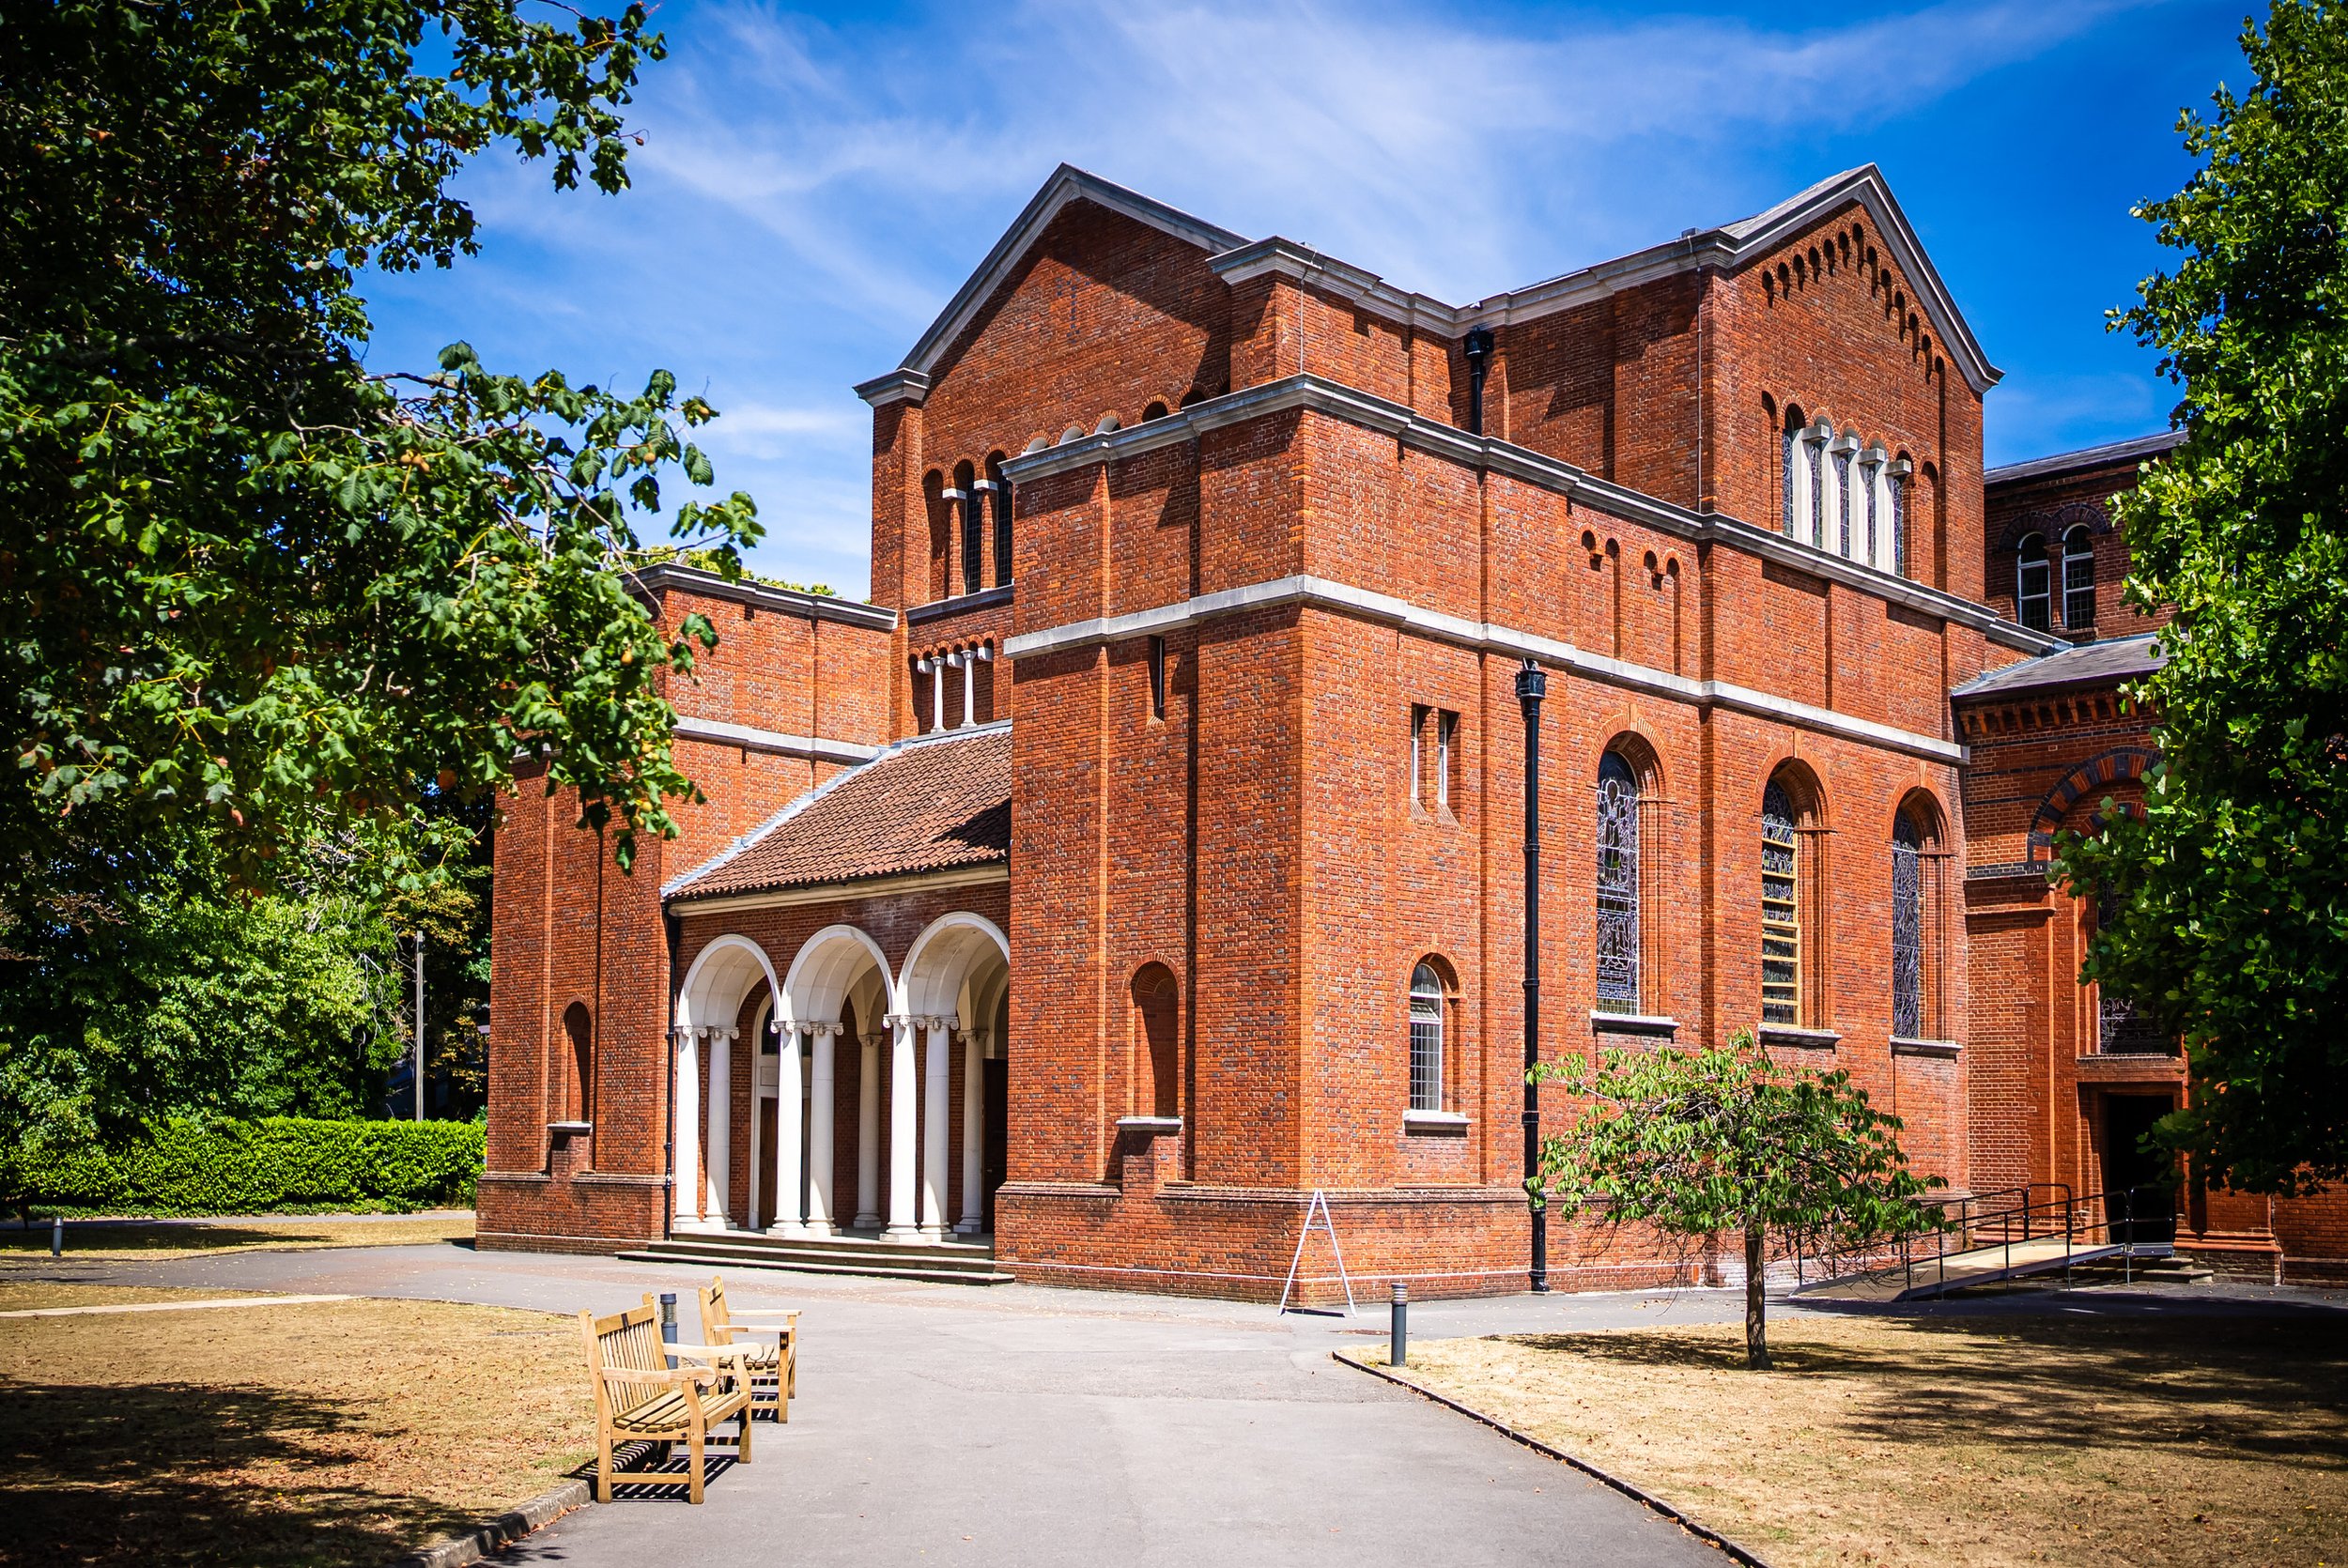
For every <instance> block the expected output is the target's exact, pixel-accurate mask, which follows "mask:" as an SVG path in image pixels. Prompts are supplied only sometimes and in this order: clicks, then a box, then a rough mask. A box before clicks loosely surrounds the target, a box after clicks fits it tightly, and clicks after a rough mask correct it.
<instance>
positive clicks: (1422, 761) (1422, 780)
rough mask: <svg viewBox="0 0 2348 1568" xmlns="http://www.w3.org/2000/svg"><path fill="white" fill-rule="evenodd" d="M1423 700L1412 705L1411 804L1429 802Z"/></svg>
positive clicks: (1425, 707)
mask: <svg viewBox="0 0 2348 1568" xmlns="http://www.w3.org/2000/svg"><path fill="white" fill-rule="evenodd" d="M1430 711H1431V710H1429V708H1428V707H1427V705H1426V704H1425V703H1423V702H1414V703H1413V704H1412V705H1411V804H1412V805H1413V806H1419V807H1424V806H1425V805H1426V804H1427V715H1428V714H1429V712H1430Z"/></svg>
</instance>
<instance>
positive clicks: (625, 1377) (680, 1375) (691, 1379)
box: [598, 1347, 718, 1389]
mask: <svg viewBox="0 0 2348 1568" xmlns="http://www.w3.org/2000/svg"><path fill="white" fill-rule="evenodd" d="M672 1348H673V1347H672ZM598 1376H601V1377H603V1378H605V1379H606V1380H607V1381H610V1382H613V1383H644V1384H648V1385H651V1386H653V1387H656V1388H681V1389H694V1388H699V1387H701V1386H702V1385H703V1384H704V1383H709V1382H714V1381H715V1380H716V1379H717V1376H718V1369H717V1368H715V1367H707V1366H680V1367H661V1368H659V1369H657V1370H653V1369H647V1368H642V1367H632V1366H607V1367H603V1368H600V1369H599V1371H598Z"/></svg>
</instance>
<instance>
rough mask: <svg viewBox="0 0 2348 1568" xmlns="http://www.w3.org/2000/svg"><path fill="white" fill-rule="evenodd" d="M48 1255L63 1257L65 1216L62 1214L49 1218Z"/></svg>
mask: <svg viewBox="0 0 2348 1568" xmlns="http://www.w3.org/2000/svg"><path fill="white" fill-rule="evenodd" d="M49 1255H50V1256H51V1257H63V1256H65V1216H64V1215H62V1214H52V1215H51V1216H49Z"/></svg>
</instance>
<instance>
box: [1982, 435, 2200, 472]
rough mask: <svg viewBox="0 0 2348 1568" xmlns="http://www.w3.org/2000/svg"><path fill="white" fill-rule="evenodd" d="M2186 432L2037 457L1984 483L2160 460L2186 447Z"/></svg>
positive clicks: (2006, 466) (2005, 470) (2013, 464)
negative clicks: (2169, 453)
mask: <svg viewBox="0 0 2348 1568" xmlns="http://www.w3.org/2000/svg"><path fill="white" fill-rule="evenodd" d="M2184 440H2185V432H2184V431H2182V430H2163V431H2161V432H2159V433H2158V434H2157V435H2152V436H2138V437H2136V438H2133V439H2130V440H2125V441H2112V442H2110V443H2109V444H2108V445H2105V446H2091V447H2087V448H2084V449H2082V450H2080V451H2078V452H2058V453H2055V454H2054V455H2053V456H2051V457H2033V458H2031V460H2030V461H2028V462H2027V463H2008V464H2006V465H2005V467H2003V468H2001V469H1990V470H1989V471H1988V472H1987V473H1985V474H1983V475H1982V476H1981V482H1982V483H1983V484H2015V483H2016V482H2017V481H2020V480H2025V479H2043V478H2045V477H2046V476H2047V475H2048V474H2062V473H2070V472H2072V471H2074V470H2077V471H2078V472H2081V473H2084V472H2086V471H2087V470H2088V469H2103V468H2109V467H2112V466H2113V465H2115V464H2119V463H2139V462H2142V461H2143V460H2144V459H2145V458H2147V457H2157V456H2159V455H2160V454H2161V453H2165V452H2169V451H2171V450H2173V449H2174V448H2176V447H2177V446H2179V445H2180V444H2182V443H2183V442H2184Z"/></svg>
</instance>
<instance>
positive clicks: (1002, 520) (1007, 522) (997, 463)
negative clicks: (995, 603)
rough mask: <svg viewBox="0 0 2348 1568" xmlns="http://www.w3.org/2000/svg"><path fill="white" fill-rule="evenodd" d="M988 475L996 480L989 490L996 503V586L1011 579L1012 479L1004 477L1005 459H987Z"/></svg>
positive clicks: (1000, 585)
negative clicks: (993, 486)
mask: <svg viewBox="0 0 2348 1568" xmlns="http://www.w3.org/2000/svg"><path fill="white" fill-rule="evenodd" d="M986 477H987V478H988V479H990V480H993V481H994V482H995V488H994V489H993V490H992V491H990V492H988V493H989V495H990V496H992V498H993V500H994V503H995V586H996V587H997V588H1000V587H1002V586H1003V585H1004V584H1005V583H1007V582H1009V581H1011V481H1010V480H1008V479H1005V478H1004V477H1003V460H1002V458H1001V457H1000V456H999V455H998V456H994V457H990V458H988V459H987V460H986Z"/></svg>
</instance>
